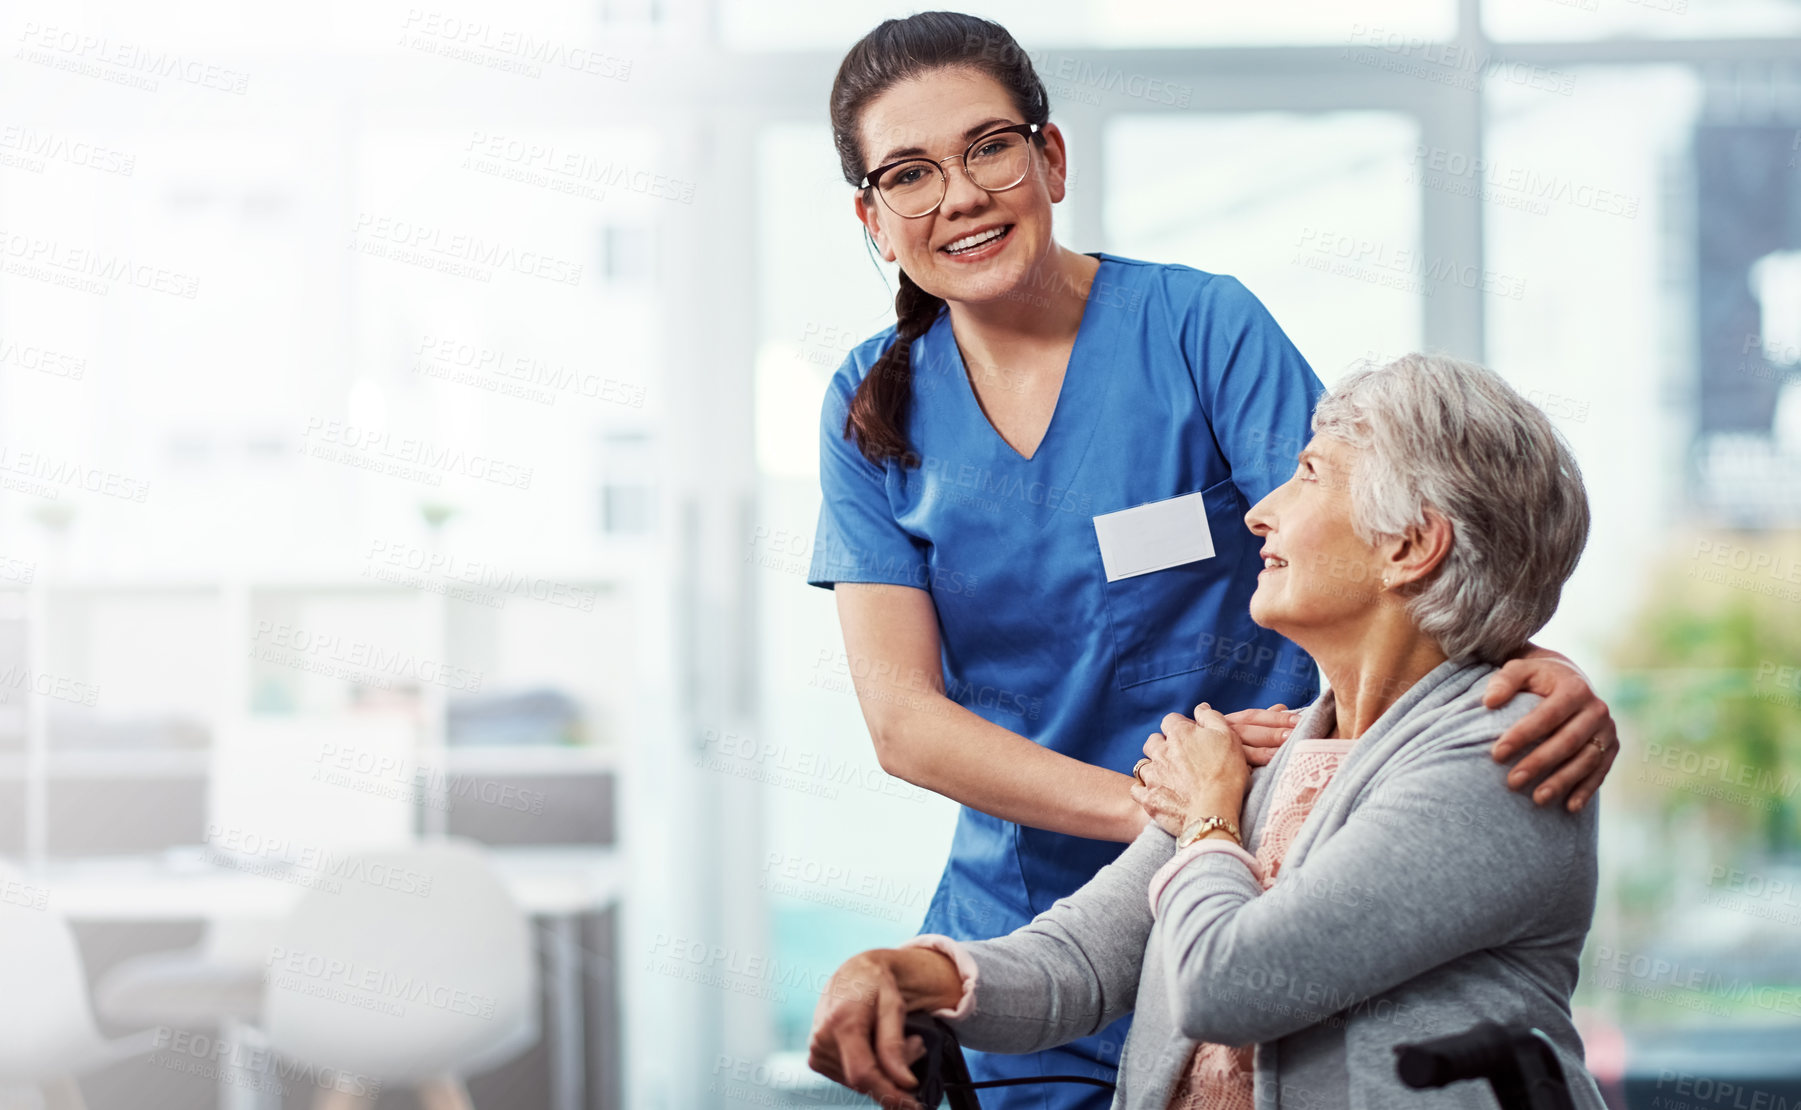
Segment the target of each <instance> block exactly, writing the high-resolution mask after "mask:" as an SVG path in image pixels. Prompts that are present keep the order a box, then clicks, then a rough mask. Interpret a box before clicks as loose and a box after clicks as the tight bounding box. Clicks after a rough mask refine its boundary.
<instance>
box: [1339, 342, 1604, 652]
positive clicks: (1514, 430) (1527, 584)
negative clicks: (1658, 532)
mask: <svg viewBox="0 0 1801 1110" xmlns="http://www.w3.org/2000/svg"><path fill="white" fill-rule="evenodd" d="M1313 431H1314V432H1315V433H1316V434H1318V435H1329V436H1332V437H1334V438H1337V439H1341V440H1344V441H1346V442H1348V443H1350V444H1351V445H1352V446H1353V447H1356V448H1358V449H1359V450H1358V452H1357V456H1358V457H1357V462H1356V465H1355V467H1354V469H1353V472H1352V475H1351V480H1350V494H1351V527H1352V529H1353V530H1354V531H1355V532H1356V533H1357V536H1358V538H1360V539H1362V540H1363V541H1364V542H1365V543H1371V544H1374V543H1377V542H1380V541H1381V540H1385V539H1392V538H1394V537H1397V536H1401V535H1405V534H1406V532H1407V529H1408V528H1409V527H1411V526H1415V525H1423V524H1424V523H1425V521H1426V516H1425V511H1426V509H1428V508H1431V509H1434V510H1436V511H1437V512H1439V513H1440V514H1442V515H1443V516H1444V517H1445V518H1446V519H1448V520H1449V521H1450V522H1451V533H1452V539H1451V549H1450V551H1449V552H1448V553H1447V554H1446V556H1445V559H1444V561H1443V562H1441V563H1440V564H1439V565H1438V567H1437V568H1436V570H1435V571H1434V572H1433V573H1432V574H1430V575H1428V576H1427V577H1426V578H1424V579H1421V580H1419V581H1417V582H1413V583H1410V584H1409V585H1408V587H1407V588H1406V590H1405V592H1404V594H1403V596H1405V597H1406V605H1407V613H1408V616H1409V617H1410V618H1411V619H1412V620H1413V622H1414V625H1415V626H1416V627H1418V628H1419V630H1420V631H1421V632H1423V633H1425V634H1426V635H1428V636H1430V637H1432V638H1433V640H1435V641H1437V643H1438V646H1439V649H1440V650H1441V651H1443V652H1444V653H1445V656H1446V657H1447V658H1450V659H1466V658H1472V657H1473V658H1476V659H1480V660H1483V661H1484V662H1490V663H1499V662H1501V661H1502V660H1504V659H1506V658H1508V657H1509V656H1511V655H1513V654H1514V653H1515V652H1517V651H1518V650H1519V649H1520V648H1521V647H1522V646H1523V645H1524V644H1525V643H1526V641H1527V640H1528V639H1529V638H1530V637H1531V636H1532V634H1533V633H1534V632H1537V631H1538V630H1539V629H1540V628H1543V627H1544V625H1545V622H1546V621H1548V620H1550V619H1551V614H1552V613H1554V612H1556V611H1557V600H1558V596H1559V594H1560V593H1561V592H1562V590H1563V584H1564V582H1565V580H1567V579H1568V578H1569V576H1570V574H1571V572H1573V571H1574V570H1575V569H1576V561H1577V560H1578V559H1579V558H1580V557H1581V555H1582V548H1583V545H1584V544H1585V543H1587V541H1588V493H1587V491H1586V490H1585V489H1584V488H1583V484H1582V472H1581V471H1580V470H1579V469H1578V468H1577V466H1576V459H1575V456H1574V455H1572V454H1571V453H1570V449H1569V445H1568V444H1567V443H1565V442H1564V440H1563V437H1562V436H1561V435H1559V434H1558V432H1557V429H1556V428H1554V427H1552V426H1551V421H1550V418H1548V417H1547V416H1545V414H1544V413H1543V412H1541V411H1539V409H1538V408H1537V407H1536V406H1534V405H1533V404H1532V403H1531V402H1529V401H1527V400H1526V399H1525V398H1524V397H1521V396H1520V395H1519V394H1518V393H1517V392H1515V391H1514V389H1513V387H1512V386H1510V385H1508V384H1507V383H1506V382H1505V381H1503V380H1502V379H1501V376H1500V375H1499V374H1496V373H1495V372H1494V371H1492V370H1488V369H1486V368H1484V367H1481V366H1477V365H1476V364H1474V363H1470V362H1462V361H1459V360H1457V359H1453V358H1445V357H1441V356H1436V355H1422V354H1410V355H1403V356H1402V357H1400V358H1398V359H1396V360H1394V361H1393V362H1391V363H1389V364H1388V365H1386V366H1381V367H1374V368H1371V367H1369V366H1367V365H1366V366H1365V367H1362V368H1360V369H1357V370H1355V371H1353V372H1352V373H1351V374H1349V375H1347V376H1346V377H1345V379H1344V380H1343V381H1342V382H1340V383H1339V384H1338V387H1337V388H1335V389H1333V390H1332V391H1331V392H1329V393H1328V394H1326V396H1324V397H1323V398H1321V399H1320V402H1319V405H1318V407H1317V408H1315V410H1314V413H1313Z"/></svg>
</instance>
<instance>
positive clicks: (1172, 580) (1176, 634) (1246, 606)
mask: <svg viewBox="0 0 1801 1110" xmlns="http://www.w3.org/2000/svg"><path fill="white" fill-rule="evenodd" d="M1201 504H1202V505H1203V507H1204V508H1205V509H1206V513H1207V526H1208V528H1209V529H1210V530H1211V531H1212V533H1213V556H1212V557H1211V558H1208V559H1199V560H1196V561H1194V562H1188V563H1181V564H1178V565H1176V566H1173V567H1166V568H1164V569H1163V570H1153V571H1149V572H1147V573H1145V574H1138V575H1133V576H1132V577H1130V578H1121V579H1119V580H1118V581H1115V582H1105V583H1104V584H1103V589H1104V590H1105V592H1106V599H1107V619H1108V623H1109V624H1110V625H1111V632H1112V635H1113V663H1114V677H1115V680H1116V682H1117V683H1118V685H1119V688H1120V689H1122V690H1123V689H1127V688H1129V687H1132V686H1137V685H1139V684H1141V683H1145V682H1152V681H1155V680H1157V679H1159V678H1168V677H1170V676H1171V675H1179V674H1186V673H1188V672H1190V671H1198V670H1202V669H1204V668H1206V667H1209V666H1222V667H1226V666H1230V663H1231V661H1232V658H1233V656H1234V654H1236V653H1237V649H1238V646H1239V645H1240V644H1244V643H1248V642H1249V641H1251V640H1255V639H1261V637H1262V636H1268V635H1269V633H1266V632H1262V630H1261V629H1258V628H1257V626H1256V625H1254V624H1252V623H1251V618H1250V595H1251V593H1252V592H1254V591H1255V590H1256V588H1257V581H1256V569H1255V568H1254V567H1253V564H1254V563H1256V552H1257V550H1258V549H1259V548H1260V547H1261V542H1260V541H1259V540H1258V538H1257V537H1256V536H1254V535H1252V533H1251V531H1250V529H1248V528H1246V527H1245V523H1244V514H1245V511H1246V508H1247V506H1246V505H1245V503H1244V498H1243V497H1242V496H1240V494H1239V491H1238V487H1237V486H1236V485H1234V484H1233V482H1232V480H1231V479H1230V478H1228V479H1225V480H1224V481H1220V482H1216V483H1214V484H1213V485H1211V486H1208V487H1207V488H1206V489H1204V490H1202V491H1201ZM1095 562H1096V566H1097V571H1098V569H1099V564H1100V551H1099V546H1098V542H1097V546H1096V551H1095ZM1260 633H1261V636H1260V635H1259V634H1260Z"/></svg>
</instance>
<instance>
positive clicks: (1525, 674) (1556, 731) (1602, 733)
mask: <svg viewBox="0 0 1801 1110" xmlns="http://www.w3.org/2000/svg"><path fill="white" fill-rule="evenodd" d="M1521 690H1529V691H1531V692H1532V693H1534V694H1538V695H1540V696H1541V697H1543V698H1544V700H1543V701H1541V702H1539V703H1538V705H1537V706H1535V707H1534V708H1533V710H1532V712H1530V713H1528V714H1526V715H1525V716H1524V717H1522V718H1520V719H1519V720H1518V721H1516V722H1515V723H1514V725H1513V727H1512V728H1510V729H1508V730H1507V731H1506V732H1504V733H1502V734H1501V738H1500V739H1499V740H1497V741H1495V746H1494V749H1493V755H1494V758H1495V762H1497V763H1505V762H1506V761H1507V760H1509V759H1512V758H1513V757H1514V756H1516V755H1518V754H1519V753H1520V752H1522V751H1524V750H1526V749H1527V748H1531V749H1532V751H1531V753H1530V754H1529V755H1527V756H1526V758H1524V759H1522V760H1520V762H1519V766H1517V767H1515V768H1514V769H1513V770H1512V771H1511V772H1509V774H1508V776H1507V786H1508V788H1509V789H1511V790H1518V789H1519V788H1520V787H1522V786H1525V785H1526V784H1527V783H1529V782H1531V781H1532V780H1534V779H1536V778H1538V777H1539V776H1540V775H1543V774H1544V773H1545V772H1547V771H1549V772H1551V776H1550V777H1549V778H1547V779H1545V781H1544V782H1542V783H1540V784H1539V786H1538V789H1537V790H1534V791H1533V792H1532V800H1533V801H1535V802H1537V803H1538V804H1539V805H1546V804H1548V803H1550V802H1554V801H1556V800H1557V799H1559V798H1562V797H1563V796H1564V795H1566V794H1568V795H1569V802H1568V803H1567V806H1568V808H1569V810H1570V812H1572V813H1574V812H1576V811H1577V810H1579V809H1581V808H1582V807H1583V806H1584V805H1585V804H1586V803H1587V802H1588V799H1589V798H1590V797H1591V796H1592V795H1593V794H1594V792H1595V790H1596V789H1598V788H1599V787H1600V785H1601V780H1602V779H1604V778H1606V777H1607V772H1608V770H1609V768H1611V767H1612V766H1613V760H1614V757H1615V756H1617V755H1619V754H1620V741H1619V734H1618V732H1617V731H1616V730H1615V728H1614V724H1613V713H1612V712H1611V711H1610V710H1609V709H1608V708H1607V703H1606V702H1604V701H1602V700H1601V699H1600V698H1598V697H1596V696H1595V692H1594V691H1593V690H1592V689H1590V688H1589V685H1588V681H1587V679H1586V678H1585V677H1584V676H1583V674H1582V672H1581V671H1580V670H1578V669H1577V668H1576V665H1575V664H1574V663H1572V662H1570V661H1569V660H1568V659H1566V658H1564V657H1563V656H1561V655H1558V654H1557V653H1556V652H1554V651H1548V650H1546V649H1545V648H1541V647H1537V646H1532V645H1528V650H1527V651H1526V653H1525V654H1524V655H1522V656H1520V657H1518V658H1515V659H1510V660H1508V661H1507V664H1506V665H1505V666H1503V667H1502V668H1501V669H1500V670H1498V671H1496V672H1495V673H1494V674H1493V675H1491V676H1490V677H1489V680H1488V690H1487V691H1486V692H1485V694H1484V695H1483V698H1482V704H1483V705H1486V706H1487V707H1488V708H1490V709H1498V708H1500V707H1501V706H1503V705H1505V704H1507V702H1508V700H1509V699H1511V698H1512V697H1513V696H1514V695H1515V694H1517V693H1519V692H1520V691H1521Z"/></svg>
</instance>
